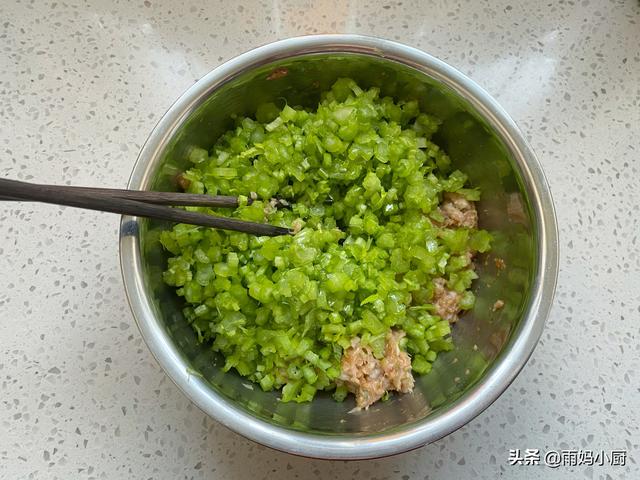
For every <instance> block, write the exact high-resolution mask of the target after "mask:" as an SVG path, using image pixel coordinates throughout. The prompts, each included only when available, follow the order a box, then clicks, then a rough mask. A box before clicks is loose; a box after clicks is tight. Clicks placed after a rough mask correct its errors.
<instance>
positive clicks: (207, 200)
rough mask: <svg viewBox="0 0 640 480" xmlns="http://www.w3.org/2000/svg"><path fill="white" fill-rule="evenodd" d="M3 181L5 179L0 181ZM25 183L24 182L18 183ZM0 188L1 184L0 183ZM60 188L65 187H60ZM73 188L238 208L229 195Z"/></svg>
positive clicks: (164, 201) (174, 203)
mask: <svg viewBox="0 0 640 480" xmlns="http://www.w3.org/2000/svg"><path fill="white" fill-rule="evenodd" d="M0 180H5V179H0ZM9 181H10V182H17V180H9ZM20 183H25V182H20ZM0 186H2V183H0ZM62 187H65V186H64V185H62ZM67 188H73V189H74V191H78V192H80V191H82V192H86V193H95V194H97V195H108V196H112V197H118V198H126V199H129V200H137V201H139V202H146V203H153V204H156V205H172V206H175V207H178V206H190V207H220V208H235V207H237V206H238V197H233V196H230V195H203V194H199V193H180V192H152V191H138V190H124V189H118V188H94V187H67ZM0 199H2V200H20V199H19V198H11V197H9V196H5V195H2V194H1V193H0ZM251 202H252V199H251V198H248V199H247V203H249V204H250V203H251Z"/></svg>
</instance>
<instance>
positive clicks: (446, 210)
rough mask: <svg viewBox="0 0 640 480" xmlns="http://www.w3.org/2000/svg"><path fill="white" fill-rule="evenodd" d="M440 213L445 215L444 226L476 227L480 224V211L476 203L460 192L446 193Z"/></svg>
mask: <svg viewBox="0 0 640 480" xmlns="http://www.w3.org/2000/svg"><path fill="white" fill-rule="evenodd" d="M440 213H442V215H443V216H444V223H443V226H445V227H467V228H476V227H477V226H478V212H477V211H476V207H475V204H474V203H473V202H471V201H469V200H467V199H466V198H464V196H462V195H460V194H459V193H445V194H444V200H443V202H442V205H440Z"/></svg>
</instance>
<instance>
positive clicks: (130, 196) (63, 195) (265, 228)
mask: <svg viewBox="0 0 640 480" xmlns="http://www.w3.org/2000/svg"><path fill="white" fill-rule="evenodd" d="M0 200H7V201H35V202H43V203H51V204H55V205H65V206H69V207H76V208H86V209H89V210H98V211H103V212H111V213H119V214H122V215H132V216H137V217H148V218H155V219H157V220H168V221H171V222H176V223H189V224H192V225H201V226H204V227H212V228H220V229H223V230H234V231H236V232H243V233H248V234H251V235H265V236H270V237H274V236H278V235H290V234H292V231H291V230H290V229H288V228H285V227H278V226H275V225H269V224H265V223H256V222H249V221H246V220H240V219H237V218H227V217H217V216H214V215H206V214H204V213H198V212H188V211H185V210H180V209H175V208H170V207H169V205H173V206H200V207H222V208H234V207H237V206H238V198H237V197H232V196H226V195H218V196H211V195H200V194H193V193H176V192H149V191H135V190H118V189H112V188H91V187H70V186H66V185H39V184H34V183H27V182H21V181H17V180H9V179H6V178H0Z"/></svg>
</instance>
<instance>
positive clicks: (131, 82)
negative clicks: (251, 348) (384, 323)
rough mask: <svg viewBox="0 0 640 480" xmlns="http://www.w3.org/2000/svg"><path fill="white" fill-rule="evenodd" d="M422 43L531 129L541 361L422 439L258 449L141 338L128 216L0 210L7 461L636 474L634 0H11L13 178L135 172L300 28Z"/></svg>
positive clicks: (0, 352) (3, 465) (326, 472)
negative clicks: (319, 454)
mask: <svg viewBox="0 0 640 480" xmlns="http://www.w3.org/2000/svg"><path fill="white" fill-rule="evenodd" d="M316 32H352V33H364V34H372V35H378V36H383V37H387V38H391V39H396V40H399V41H402V42H405V43H409V44H411V45H414V46H417V47H419V48H422V49H424V50H426V51H428V52H430V53H432V54H434V55H436V56H438V57H440V58H441V59H443V60H445V61H447V62H449V63H451V64H452V65H454V66H456V67H458V68H459V69H460V70H462V71H463V72H465V73H467V74H468V75H470V76H471V77H472V78H473V79H474V80H476V81H477V82H478V83H480V84H481V85H483V86H484V87H485V88H486V89H487V90H488V91H489V92H490V93H491V94H493V95H494V96H495V97H496V98H497V99H498V100H499V101H500V102H501V103H502V105H503V106H504V107H505V108H506V109H507V111H508V112H510V114H511V115H512V116H513V117H514V118H515V120H516V121H517V122H518V123H519V124H520V126H521V128H522V129H523V130H524V131H525V132H526V134H527V136H528V137H529V139H530V141H531V143H532V145H533V147H534V149H535V150H536V152H537V154H538V156H539V158H540V160H541V162H542V163H543V165H544V168H545V171H546V173H547V176H548V179H549V182H550V184H551V189H552V192H553V195H554V199H555V203H556V208H557V212H558V220H559V224H560V233H561V237H560V238H561V271H560V278H559V286H558V292H557V298H556V302H555V305H554V308H553V311H552V315H551V318H550V319H549V322H548V324H547V328H546V330H545V332H544V334H543V337H542V340H541V342H540V344H539V346H538V348H537V349H536V351H535V353H534V355H533V358H532V359H531V361H530V362H529V364H528V365H527V367H526V368H525V370H524V371H523V372H522V373H521V374H520V376H519V377H518V379H517V380H516V381H515V383H514V384H513V385H512V386H511V387H510V388H509V389H508V391H507V392H506V393H505V394H504V395H502V396H501V397H500V399H499V400H498V401H497V402H496V403H495V404H494V405H492V406H491V407H490V408H489V409H488V410H487V411H485V412H484V413H483V414H482V415H480V416H479V417H478V418H476V419H475V420H473V421H472V422H471V423H470V424H468V425H467V426H465V427H464V428H462V429H460V430H459V431H457V432H455V433H454V434H452V435H450V436H448V437H446V438H444V439H442V440H441V441H439V442H437V443H435V444H433V445H430V446H427V447H424V448H422V449H419V450H417V451H414V452H411V453H407V454H403V455H399V456H396V457H392V458H387V459H383V460H377V461H365V462H351V463H347V462H325V461H312V460H307V459H302V458H296V457H293V456H290V455H286V454H283V453H278V452H275V451H272V450H269V449H266V448H263V447H260V446H258V445H255V444H253V443H251V442H249V441H247V440H244V439H243V438H241V437H239V436H238V435H236V434H233V433H231V432H229V431H227V430H226V429H224V428H223V427H221V426H220V425H218V424H217V423H216V422H214V421H212V420H210V419H209V418H208V417H206V416H205V415H204V414H203V413H201V412H200V411H199V410H198V409H197V408H195V407H194V406H193V405H192V404H191V403H190V402H189V401H188V400H186V398H185V397H184V396H183V395H182V394H181V393H180V392H179V391H178V389H177V388H176V387H175V386H174V385H173V384H172V383H171V381H170V380H169V379H168V378H167V377H166V376H165V375H164V373H163V372H162V371H161V370H160V368H159V367H158V366H157V364H156V363H155V361H154V359H153V358H152V356H151V354H150V353H149V351H148V350H147V348H146V346H145V345H144V343H143V342H142V339H141V337H140V335H139V333H138V330H137V328H136V326H135V323H134V321H133V318H132V316H131V314H130V311H129V308H128V306H127V303H126V300H125V296H124V292H123V287H122V281H121V277H120V271H119V266H118V250H117V239H118V218H117V217H116V216H114V215H109V214H99V213H93V212H84V211H80V210H74V209H60V208H56V207H52V206H41V205H27V204H24V205H7V204H2V205H0V272H2V274H1V275H0V478H3V479H18V478H47V479H49V478H60V479H70V478H108V479H112V478H155V479H160V478H162V479H164V478H167V479H182V478H185V479H186V478H221V479H227V478H237V479H245V478H255V479H256V480H258V479H260V478H269V479H270V478H277V479H279V480H290V479H295V478H301V479H302V478H304V479H306V478H324V479H334V478H340V479H342V478H356V479H396V478H398V479H402V480H409V479H412V480H413V479H452V478H454V479H455V478H460V479H463V478H479V479H494V478H497V477H498V476H500V475H502V476H503V477H504V478H516V479H525V478H539V477H542V476H545V477H547V478H588V479H589V478H603V479H621V478H628V479H637V478H640V466H639V465H640V448H639V445H638V444H639V442H640V430H639V427H638V425H639V424H640V390H639V385H640V374H639V373H638V372H639V371H640V347H639V343H640V332H639V328H640V306H639V305H640V260H639V258H640V256H639V253H638V249H639V248H640V241H639V240H638V235H639V233H640V215H639V214H638V210H637V206H638V205H639V204H640V180H638V179H639V178H640V168H639V165H640V159H639V155H640V140H639V139H640V104H639V103H640V6H639V4H638V2H637V1H636V0H620V1H596V0H576V1H575V2H574V1H567V2H565V1H560V2H555V1H554V2H536V1H534V2H532V1H518V0H507V1H492V2H480V1H474V2H469V3H465V2H447V1H440V2H435V3H434V4H433V5H428V4H427V3H426V2H411V1H408V0H404V1H397V2H396V1H390V2H373V1H335V2H331V1H325V0H316V1H314V2H310V1H309V2H299V3H296V2H288V1H284V0H282V1H281V0H265V1H263V2H251V1H240V2H213V1H211V2H201V1H200V2H186V3H185V2H182V1H180V2H177V1H174V2H171V1H160V0H150V1H141V0H140V1H138V0H136V1H133V2H127V1H119V2H118V1H106V0H105V1H95V0H87V1H82V2H77V1H75V0H69V1H37V2H33V1H26V0H25V1H20V0H18V1H15V2H14V1H11V2H9V1H5V2H2V5H0V52H1V53H0V132H1V133H0V152H1V153H0V175H3V176H7V177H12V178H19V179H25V180H30V179H32V180H40V181H48V182H52V183H65V182H69V183H74V184H80V185H110V186H115V187H123V186H125V185H126V180H127V178H128V176H129V173H130V171H131V168H132V165H133V162H134V160H135V158H136V156H137V153H138V151H139V149H140V146H141V144H142V143H143V142H144V140H145V138H146V136H147V134H148V133H149V132H150V130H151V129H152V127H153V126H154V124H155V123H156V121H157V120H158V119H159V118H160V116H161V115H162V114H163V113H164V111H165V110H166V109H167V107H168V106H169V105H170V104H171V103H172V102H173V100H174V99H175V98H177V96H178V95H179V94H180V93H181V92H182V91H184V90H185V89H186V88H187V87H189V86H190V85H192V84H193V82H194V81H196V80H197V79H198V78H200V77H201V76H203V75H204V74H205V73H206V72H208V71H209V70H210V69H211V68H213V67H215V66H216V65H218V64H219V63H221V62H222V61H224V60H226V59H228V58H231V57H233V56H234V55H236V54H239V53H241V52H243V51H245V50H247V49H250V48H251V47H254V46H257V45H260V44H263V43H266V42H269V41H272V40H275V39H279V38H285V37H288V36H293V35H298V34H304V33H316ZM514 448H520V449H523V450H524V449H525V448H537V449H540V450H541V451H542V452H544V451H547V450H550V449H556V450H561V449H569V450H571V449H573V450H578V449H583V450H585V449H586V450H593V451H594V452H595V451H600V450H605V451H609V450H611V449H622V450H627V452H628V454H627V455H628V456H627V461H626V466H610V465H607V464H605V465H603V466H598V465H595V466H586V465H581V466H578V467H569V466H563V467H559V468H557V469H551V468H548V467H545V466H537V467H532V466H510V465H509V462H508V456H509V450H510V449H514Z"/></svg>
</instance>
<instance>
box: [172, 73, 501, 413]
mask: <svg viewBox="0 0 640 480" xmlns="http://www.w3.org/2000/svg"><path fill="white" fill-rule="evenodd" d="M321 98H322V100H321V101H320V103H319V105H318V106H317V109H315V110H305V109H303V108H301V107H298V106H295V105H291V106H290V105H287V104H285V105H284V106H283V107H282V108H280V107H278V106H276V105H275V104H273V103H267V104H263V105H260V106H259V107H258V109H257V111H256V114H255V119H253V118H237V119H236V127H235V128H234V129H232V130H229V131H228V132H226V133H224V134H223V135H222V136H221V137H220V138H219V139H218V141H217V142H216V143H215V145H214V146H213V147H212V148H210V149H208V150H207V149H204V148H199V147H193V148H191V149H190V150H189V151H188V152H187V156H188V158H187V159H188V160H189V162H190V165H191V168H190V169H189V170H187V171H186V172H183V173H182V177H183V179H184V180H185V182H183V183H184V185H183V186H184V188H185V190H187V191H189V192H192V193H209V194H211V195H233V196H237V197H239V198H240V201H239V206H238V208H236V209H235V210H234V211H229V210H225V209H208V208H204V207H203V208H197V209H195V210H198V211H202V212H208V213H211V214H216V215H220V216H227V215H230V216H232V217H235V218H241V219H245V220H251V221H256V222H269V223H272V224H276V225H287V226H297V227H299V232H298V233H297V234H296V235H295V236H291V237H289V236H286V237H285V236H283V237H274V238H267V237H251V236H249V235H246V234H242V233H235V232H228V231H223V230H213V229H206V228H202V227H195V226H192V225H176V226H174V227H173V229H172V230H169V231H165V232H162V234H161V235H160V241H161V243H162V245H163V246H164V248H165V249H166V250H167V251H168V253H169V259H168V264H167V268H166V271H165V272H164V281H165V282H166V283H167V284H168V285H170V286H172V287H175V288H176V292H177V294H178V295H180V296H182V297H184V300H185V302H186V303H187V305H186V307H185V309H184V312H185V316H186V318H187V319H188V320H189V322H190V323H191V325H192V327H193V328H194V330H195V331H196V333H197V335H198V339H199V341H200V342H205V343H206V342H208V343H209V344H210V345H211V348H213V349H214V350H216V351H218V352H220V353H221V354H222V355H223V356H224V358H225V361H226V363H225V367H224V369H225V370H229V369H235V370H236V371H237V372H238V373H239V374H240V375H243V376H246V377H248V378H249V379H250V380H252V381H255V382H257V383H259V384H260V387H261V388H262V389H263V390H265V391H271V390H281V391H282V396H281V400H282V401H283V402H289V401H295V402H306V401H310V400H312V399H313V397H314V396H315V394H316V392H317V391H319V390H335V393H334V398H335V399H336V400H337V401H342V400H343V399H344V398H345V397H346V395H347V388H346V386H344V385H341V384H340V383H339V382H337V379H338V377H339V376H340V372H341V359H342V353H343V349H344V348H346V347H348V346H349V345H350V342H351V339H352V338H353V337H354V336H358V337H360V339H361V342H362V343H363V344H367V345H368V346H369V347H370V348H371V350H372V352H373V353H374V355H375V356H376V357H378V358H379V357H381V356H383V355H384V347H385V335H386V334H387V333H388V332H389V330H390V329H392V328H394V329H402V330H404V331H405V332H406V333H407V337H406V338H405V339H403V342H402V343H401V348H406V350H407V351H408V352H409V353H410V354H411V356H412V368H413V372H414V373H415V374H426V373H428V372H429V371H430V370H431V365H432V363H433V362H434V361H435V359H436V355H437V353H438V352H440V351H445V350H450V349H451V348H452V343H451V337H450V331H451V329H450V325H449V323H448V321H446V320H443V319H441V318H440V317H438V316H437V315H436V314H435V313H434V308H433V306H431V305H429V301H430V300H431V298H432V295H433V289H434V287H433V280H434V278H437V277H443V278H444V279H445V281H446V285H447V288H449V289H450V290H452V291H456V292H457V293H458V294H459V298H460V309H461V310H468V309H470V308H472V307H473V304H474V300H475V297H474V295H473V293H472V292H471V290H470V286H471V282H472V281H473V280H474V279H475V278H476V274H475V272H474V271H473V264H472V262H471V255H470V254H471V253H473V252H486V251H488V250H489V249H490V245H491V240H492V238H491V235H490V234H489V233H488V232H486V231H484V230H478V229H476V228H447V227H443V226H442V225H443V224H444V216H443V212H442V211H441V210H439V208H438V207H439V205H440V204H441V203H442V201H443V196H444V195H445V193H446V192H456V193H459V194H460V195H462V197H464V198H465V199H467V200H469V201H476V200H478V199H479V198H480V191H479V190H478V189H477V188H472V187H471V186H469V185H468V183H467V176H466V175H465V174H464V173H463V172H460V171H458V170H454V169H453V168H452V167H451V161H450V160H449V158H448V157H447V155H446V153H445V152H444V151H443V150H442V149H441V148H440V147H439V146H438V145H436V144H435V143H433V141H432V136H433V134H434V133H435V132H436V131H437V129H438V128H439V126H440V123H441V122H440V120H439V119H437V118H434V117H432V116H430V115H427V114H425V113H422V112H420V108H419V104H418V102H417V101H416V100H410V101H396V100H394V99H392V98H390V97H383V98H380V97H379V91H378V90H377V89H375V88H372V89H369V90H363V89H362V88H361V87H360V86H358V85H357V84H356V82H354V81H353V80H351V79H348V78H342V79H339V80H338V81H336V82H335V84H334V85H333V87H332V88H331V89H330V90H329V91H327V92H325V93H324V94H323V95H322V97H321ZM272 197H279V198H281V199H285V200H287V201H288V202H289V204H290V205H291V207H290V208H275V207H274V206H273V204H270V200H271V198H272Z"/></svg>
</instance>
